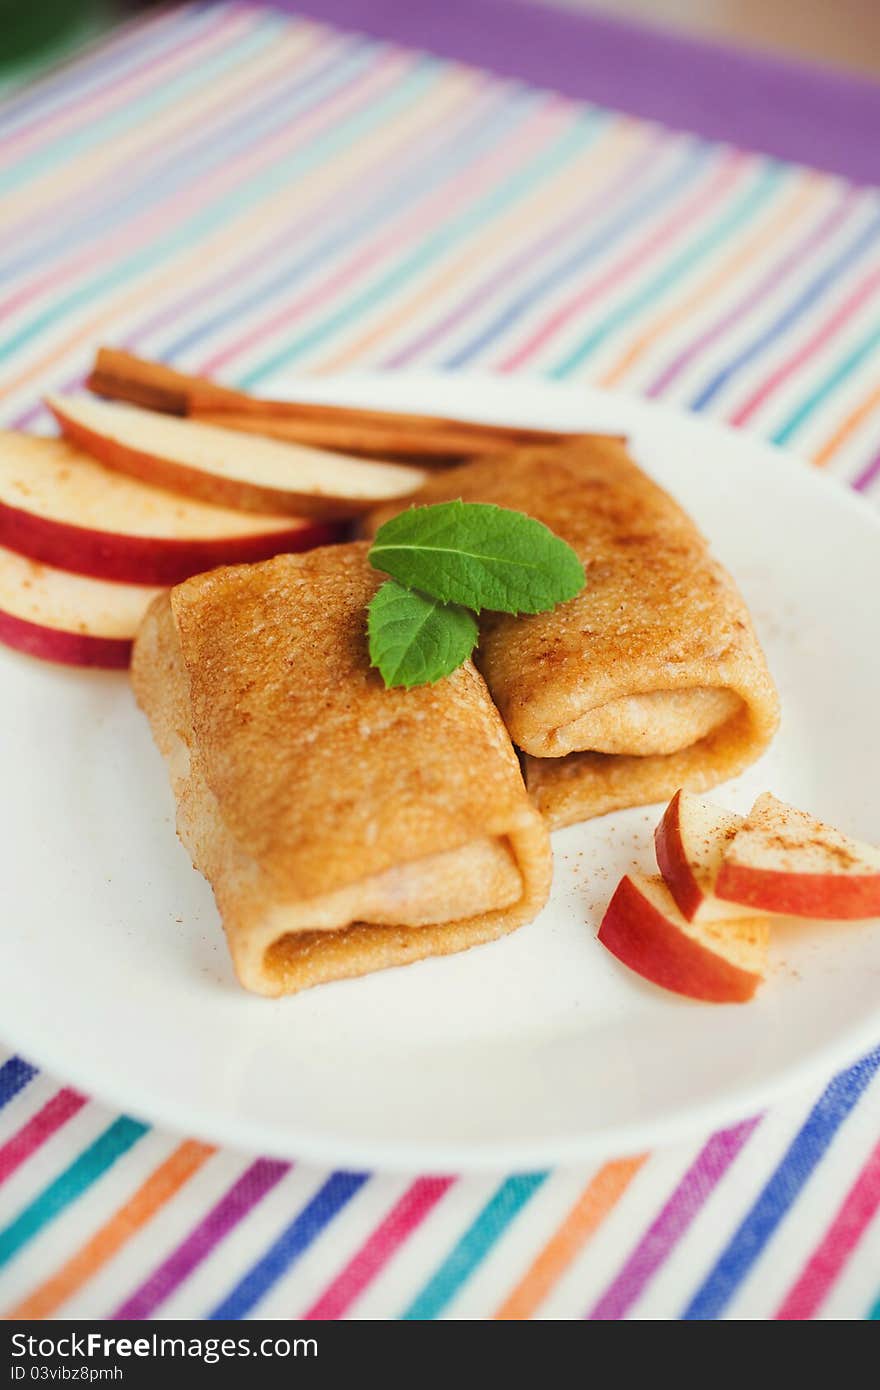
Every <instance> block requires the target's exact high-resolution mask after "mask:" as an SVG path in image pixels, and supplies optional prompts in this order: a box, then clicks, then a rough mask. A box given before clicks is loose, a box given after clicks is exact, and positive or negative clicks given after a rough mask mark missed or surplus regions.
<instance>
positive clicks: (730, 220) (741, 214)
mask: <svg viewBox="0 0 880 1390" xmlns="http://www.w3.org/2000/svg"><path fill="white" fill-rule="evenodd" d="M790 177H791V175H790V173H789V171H788V170H786V169H785V168H784V167H783V166H782V165H778V164H770V165H769V166H767V165H765V167H764V172H763V174H762V176H761V178H760V179H759V180H758V182H757V183H756V185H755V186H754V187H753V188H751V189H749V191H748V193H747V194H746V196H745V197H744V198H742V199H740V201H739V202H738V203H737V204H736V205H735V206H734V207H733V208H732V209H731V210H730V211H728V212H727V213H725V214H724V216H723V217H722V218H721V219H720V221H718V222H717V223H716V224H715V226H714V227H713V228H712V230H711V231H709V232H707V233H706V235H705V236H702V237H699V238H698V239H697V240H696V241H695V242H693V243H692V244H691V245H690V246H687V247H685V249H684V250H683V251H682V252H681V254H680V255H678V256H676V257H675V258H674V259H673V260H672V261H670V262H669V264H668V265H667V266H665V268H664V269H663V270H662V271H661V273H660V274H659V275H655V276H654V278H653V280H649V282H648V284H647V285H645V286H644V288H642V289H641V290H639V291H637V293H636V294H633V295H630V297H629V299H627V300H625V301H624V302H623V304H621V305H620V306H619V307H618V308H617V309H615V310H614V312H613V313H611V314H608V315H607V317H606V318H605V319H603V320H602V322H601V323H600V324H598V325H597V326H596V328H594V329H593V331H592V332H591V333H590V334H589V335H588V336H587V337H586V338H584V339H583V340H582V341H581V342H580V343H579V344H578V346H577V347H576V348H574V349H573V351H571V352H569V354H568V355H567V356H566V357H564V358H563V359H562V361H561V362H559V363H557V365H556V366H555V367H551V368H550V370H549V371H548V373H547V375H548V376H549V377H551V378H553V379H555V380H558V379H559V378H561V377H566V376H568V375H569V374H570V373H571V372H573V371H575V370H576V369H577V368H578V367H579V366H580V365H581V363H582V362H584V361H585V360H586V358H588V357H589V356H590V354H591V353H593V352H595V350H596V348H597V347H599V345H600V344H601V343H602V342H604V340H605V339H606V338H607V337H608V335H609V334H610V333H613V332H614V331H615V329H617V328H620V327H621V325H622V324H624V323H626V321H627V320H628V319H631V318H632V317H633V315H634V314H638V313H640V312H641V311H642V310H643V309H648V308H650V307H651V305H652V304H653V303H654V301H655V300H657V299H659V298H660V296H661V295H663V294H665V292H666V291H667V290H668V289H670V287H671V286H673V285H674V284H675V282H676V281H677V280H679V279H680V278H681V276H683V275H685V274H687V273H688V272H689V271H690V270H693V269H694V268H695V267H696V266H697V265H698V264H699V262H700V261H702V260H705V258H706V256H708V255H710V254H711V253H712V252H713V251H714V250H715V248H716V247H717V246H719V245H721V244H722V243H723V242H724V241H726V240H727V238H728V237H730V236H732V235H733V233H734V232H736V231H737V230H738V228H740V227H741V226H742V225H743V223H745V222H748V221H749V219H750V218H752V217H753V216H754V215H755V213H756V212H758V210H759V209H760V208H761V207H763V205H764V204H765V203H766V202H767V201H768V199H769V198H770V197H771V196H772V194H773V193H775V192H776V190H777V189H778V188H779V186H780V184H781V183H782V182H783V181H784V180H786V179H788V178H790Z"/></svg>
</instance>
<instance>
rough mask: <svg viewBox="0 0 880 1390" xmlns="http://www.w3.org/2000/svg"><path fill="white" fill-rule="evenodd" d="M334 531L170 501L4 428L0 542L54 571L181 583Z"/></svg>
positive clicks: (82, 457) (54, 443)
mask: <svg viewBox="0 0 880 1390" xmlns="http://www.w3.org/2000/svg"><path fill="white" fill-rule="evenodd" d="M339 534H340V529H339V527H338V526H334V525H332V524H331V523H328V522H318V521H303V520H299V519H297V518H295V517H289V516H265V515H264V516H257V515H256V514H255V513H253V512H236V511H233V510H232V509H231V508H229V507H215V506H212V505H211V504H210V503H208V502H198V501H195V500H193V499H191V498H186V497H175V496H174V495H173V494H172V493H170V492H166V491H165V490H164V489H163V488H157V487H150V486H149V485H148V484H147V483H142V482H139V481H138V480H137V479H135V478H129V477H126V475H125V474H124V473H115V472H113V470H112V469H109V468H105V467H104V466H103V464H100V463H97V462H96V461H95V459H93V458H92V457H91V456H90V455H89V454H86V453H83V452H82V450H81V449H78V448H77V447H76V446H75V445H73V444H69V443H68V442H67V441H66V440H64V439H46V438H44V437H41V436H39V435H33V434H17V433H14V432H12V431H0V545H5V546H8V547H9V549H10V550H16V551H18V553H19V554H20V555H27V556H29V557H30V558H31V559H32V560H41V561H43V563H44V564H47V565H54V566H56V567H58V568H60V569H67V570H73V571H74V572H75V573H77V574H88V575H91V576H92V577H93V578H96V579H115V580H121V581H123V582H125V583H133V584H166V585H167V584H178V583H179V582H180V581H181V580H182V579H188V578H189V576H190V575H192V574H201V573H202V572H203V571H204V570H209V569H214V568H215V566H217V565H227V564H229V565H231V564H245V563H248V562H250V561H253V560H268V559H270V558H271V557H272V556H273V555H277V554H279V553H280V552H282V551H292V550H308V549H310V548H311V547H312V546H316V545H324V544H326V543H327V542H329V541H332V540H335V539H336V537H337V536H338V535H339Z"/></svg>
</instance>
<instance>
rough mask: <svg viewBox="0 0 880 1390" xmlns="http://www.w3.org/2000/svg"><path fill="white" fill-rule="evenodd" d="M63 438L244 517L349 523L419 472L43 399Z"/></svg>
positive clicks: (403, 488) (130, 408) (130, 409)
mask: <svg viewBox="0 0 880 1390" xmlns="http://www.w3.org/2000/svg"><path fill="white" fill-rule="evenodd" d="M46 404H47V405H48V407H49V409H50V410H51V411H52V413H53V415H54V416H55V418H56V419H57V421H58V423H59V425H60V426H61V428H62V430H63V431H64V433H65V435H66V436H67V438H68V439H70V440H72V441H73V443H74V444H78V445H79V446H80V448H82V449H85V450H86V452H87V453H89V454H91V455H92V456H93V457H94V458H96V459H99V460H100V462H101V463H103V464H106V465H107V467H108V468H115V469H117V470H118V471H119V472H120V473H128V474H130V475H131V476H132V477H135V478H141V479H142V480H143V481H144V482H146V483H152V484H153V486H154V487H162V488H167V489H169V490H170V491H171V492H180V493H183V494H184V496H187V497H199V498H201V500H202V501H203V502H213V503H215V504H217V505H219V506H223V507H240V508H241V509H242V510H243V511H248V512H275V513H278V512H281V513H284V514H285V515H293V516H311V517H318V518H321V519H328V518H330V519H332V518H345V517H353V516H356V515H358V513H360V512H363V511H367V510H368V509H369V508H370V507H374V506H376V505H377V504H378V503H381V502H387V501H392V500H395V499H397V498H401V497H407V496H408V495H409V494H410V493H411V492H415V491H416V489H417V488H419V487H421V485H422V483H423V482H424V481H425V479H426V478H427V474H426V473H425V472H424V471H423V470H422V469H421V468H408V467H406V466H405V465H404V464H401V463H376V462H373V461H372V460H368V459H362V458H354V457H352V456H351V455H348V454H335V453H329V452H327V451H326V450H322V449H312V448H310V447H309V446H308V445H306V444H292V443H282V442H280V441H279V440H277V439H265V438H263V437H262V436H260V435H256V434H254V435H251V434H241V433H239V432H237V431H235V430H227V429H222V428H221V427H220V426H218V425H201V424H199V423H198V422H196V421H194V420H182V419H179V418H178V417H177V416H174V415H159V414H157V413H155V412H154V411H151V410H141V409H140V408H139V407H138V406H134V405H117V404H115V403H113V402H108V401H96V400H88V399H83V400H79V399H70V398H67V397H62V396H50V397H48V398H47V400H46Z"/></svg>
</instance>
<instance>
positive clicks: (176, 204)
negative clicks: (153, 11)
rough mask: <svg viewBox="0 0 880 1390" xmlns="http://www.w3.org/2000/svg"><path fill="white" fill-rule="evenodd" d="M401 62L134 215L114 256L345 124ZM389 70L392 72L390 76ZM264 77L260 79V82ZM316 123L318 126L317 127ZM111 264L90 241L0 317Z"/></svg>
mask: <svg viewBox="0 0 880 1390" xmlns="http://www.w3.org/2000/svg"><path fill="white" fill-rule="evenodd" d="M327 46H328V44H327V43H323V44H320V47H318V49H317V50H311V51H310V54H309V57H310V58H311V57H313V56H314V57H316V58H320V57H321V54H323V53H324V49H325V47H327ZM398 67H399V58H396V60H395V58H393V57H391V58H388V60H386V61H385V63H377V64H375V67H371V68H370V67H368V68H364V71H363V72H360V74H359V75H357V76H356V78H353V79H352V81H350V82H349V83H346V85H345V86H343V88H341V89H339V90H335V92H332V93H331V96H329V97H328V96H320V97H318V99H317V101H316V106H314V107H313V108H311V110H309V111H306V113H302V114H300V120H298V121H296V122H295V124H291V121H289V120H286V118H285V117H282V118H281V121H279V126H278V131H277V132H275V135H272V136H271V138H270V139H267V136H266V132H260V133H259V136H256V138H254V140H256V143H250V145H249V146H246V147H245V149H243V150H242V152H241V153H239V156H238V157H236V158H235V160H234V161H232V163H229V164H222V163H220V165H218V167H217V168H214V171H213V172H211V174H210V175H209V177H207V178H206V179H203V181H199V178H197V177H193V178H192V179H190V182H189V185H188V186H186V188H185V189H184V190H182V192H181V189H179V188H178V189H175V190H174V192H172V193H171V195H170V196H168V197H165V199H160V200H157V202H153V203H152V204H150V211H149V214H146V215H145V214H143V213H140V211H139V213H136V214H135V215H133V218H132V220H131V221H129V225H128V229H127V234H125V235H122V234H121V232H120V231H118V229H114V231H113V232H111V234H110V236H111V245H113V256H114V257H117V256H120V257H121V256H124V254H125V253H128V252H129V250H135V249H136V247H138V246H142V245H145V243H147V245H149V243H150V242H152V240H154V239H156V235H157V231H160V232H161V231H163V229H164V228H165V227H167V225H170V224H171V222H172V221H178V220H181V218H184V217H186V215H189V214H190V213H202V211H203V210H204V207H206V203H207V200H209V199H211V197H217V199H220V197H224V196H225V195H227V193H229V192H232V190H235V189H236V188H238V186H239V185H241V183H243V182H245V181H246V179H247V178H252V177H254V175H256V174H259V172H260V171H261V170H263V168H264V167H266V165H267V164H271V163H272V161H274V160H277V158H284V157H286V156H288V154H289V153H291V152H292V150H298V149H300V147H302V146H303V145H306V142H307V140H310V139H313V138H316V135H317V133H320V129H321V128H323V125H328V124H329V122H331V121H334V120H342V118H343V117H345V114H346V111H348V108H349V106H350V104H353V101H355V100H357V99H359V97H361V89H363V88H364V86H367V89H368V96H370V97H371V99H373V97H374V96H375V95H377V92H375V89H377V88H378V89H380V90H381V89H382V86H389V85H391V83H392V82H393V81H395V79H396V76H398V71H396V70H398ZM389 68H391V71H389ZM261 76H263V75H261V74H260V76H259V78H257V79H256V81H257V83H259V82H260V81H261ZM278 92H279V95H282V96H284V95H286V93H289V72H288V76H286V79H285V78H282V79H281V82H279V83H278ZM316 121H317V122H320V124H318V125H317V129H316ZM106 263H107V246H106V245H104V240H95V239H93V240H90V242H89V243H88V245H86V246H85V247H83V250H81V252H78V253H75V254H74V256H71V257H70V259H68V260H65V261H61V263H57V264H56V265H53V268H51V271H49V274H46V275H43V277H42V278H39V279H36V281H32V282H31V284H28V285H25V288H24V289H22V291H19V292H18V293H17V295H14V296H13V297H11V299H10V300H7V302H6V303H4V304H0V316H7V314H11V313H13V310H21V309H22V307H24V306H25V304H26V303H28V302H29V300H32V299H35V297H38V296H39V295H42V293H44V292H46V291H49V289H51V286H53V285H57V284H63V282H64V281H65V279H70V278H71V277H72V275H74V272H82V271H88V270H89V268H90V267H93V265H104V264H106Z"/></svg>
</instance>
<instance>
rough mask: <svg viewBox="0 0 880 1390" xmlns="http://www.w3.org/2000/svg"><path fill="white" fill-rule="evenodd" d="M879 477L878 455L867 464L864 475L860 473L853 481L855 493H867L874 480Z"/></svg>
mask: <svg viewBox="0 0 880 1390" xmlns="http://www.w3.org/2000/svg"><path fill="white" fill-rule="evenodd" d="M877 477H880V454H878V455H877V457H876V458H875V459H874V460H873V461H872V462H871V463H869V464H868V466H867V468H866V469H865V471H864V473H860V474H859V476H858V477H857V478H856V479H855V481H854V483H853V487H854V488H855V489H856V491H857V492H867V490H868V488H869V487H870V486H871V484H872V483H873V481H874V479H875V478H877Z"/></svg>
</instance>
